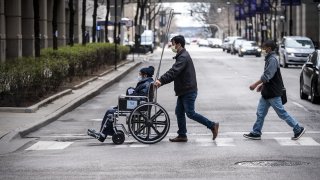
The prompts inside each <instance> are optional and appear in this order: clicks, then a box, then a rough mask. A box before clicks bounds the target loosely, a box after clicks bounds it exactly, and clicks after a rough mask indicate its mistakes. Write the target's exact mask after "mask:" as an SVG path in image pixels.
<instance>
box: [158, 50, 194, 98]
mask: <svg viewBox="0 0 320 180" xmlns="http://www.w3.org/2000/svg"><path fill="white" fill-rule="evenodd" d="M174 58H175V59H176V62H175V63H174V64H173V65H172V67H171V69H169V70H168V71H167V72H166V73H165V74H163V75H162V76H161V77H160V79H159V81H160V82H161V84H162V85H164V84H168V83H170V82H172V81H174V91H175V93H176V96H181V95H184V94H186V93H189V92H192V91H197V90H198V88H197V78H196V71H195V69H194V65H193V62H192V59H191V57H190V55H189V53H188V52H187V51H186V50H185V49H182V50H181V51H180V52H179V53H177V55H176V56H175V57H174Z"/></svg>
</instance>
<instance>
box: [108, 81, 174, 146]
mask: <svg viewBox="0 0 320 180" xmlns="http://www.w3.org/2000/svg"><path fill="white" fill-rule="evenodd" d="M154 89H155V88H154V85H153V83H151V84H150V87H149V90H148V93H147V96H130V95H120V96H119V97H118V107H117V109H116V111H115V112H114V114H113V116H112V118H113V130H114V134H113V135H112V141H113V143H114V144H122V143H123V142H124V141H125V136H126V135H127V136H128V137H129V136H132V137H133V138H134V139H136V140H137V141H139V142H141V143H144V144H154V143H157V142H160V141H161V140H162V139H163V138H164V137H165V136H166V135H167V134H168V131H169V128H170V118H169V115H168V113H167V111H166V110H165V109H164V108H163V107H162V106H160V105H159V104H158V103H156V102H155V101H154V99H155V98H154V94H155V92H154ZM121 117H124V119H125V124H126V126H127V128H128V130H127V129H126V128H125V127H126V126H125V124H124V123H121V122H120V121H121ZM122 119H123V118H122Z"/></svg>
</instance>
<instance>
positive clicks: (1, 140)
mask: <svg viewBox="0 0 320 180" xmlns="http://www.w3.org/2000/svg"><path fill="white" fill-rule="evenodd" d="M146 57H147V56H145V55H141V56H139V57H135V60H134V61H132V60H127V61H126V62H125V63H122V64H120V65H119V66H118V67H117V70H114V69H112V70H109V71H107V72H105V73H102V74H100V75H99V76H97V77H94V78H91V79H89V80H87V81H86V82H83V83H81V84H79V85H77V86H75V87H74V88H72V89H67V90H65V91H63V92H60V93H57V94H56V95H54V96H51V97H49V98H47V99H45V100H43V101H41V102H39V103H38V104H35V105H33V106H30V107H26V108H5V107H2V108H0V152H3V150H1V149H3V148H5V147H6V150H5V151H6V152H7V151H9V150H8V143H10V142H12V141H13V140H14V139H18V140H19V139H20V137H24V136H25V135H27V134H28V133H30V132H33V131H35V130H37V129H39V128H41V127H43V126H45V125H47V124H49V123H50V122H53V121H55V120H56V119H58V118H59V117H60V116H62V115H63V114H65V113H67V112H69V111H71V110H72V109H74V108H76V107H77V106H79V105H81V104H82V103H83V102H85V101H87V100H89V99H90V98H92V97H94V96H96V95H97V94H99V93H100V92H101V91H102V90H104V89H105V88H107V87H108V86H110V85H112V84H113V83H115V82H117V81H119V80H120V79H121V78H122V77H123V76H125V75H126V74H127V73H128V71H131V70H133V69H134V68H135V67H137V66H138V65H139V64H141V63H142V61H143V60H144V59H146ZM20 140H21V139H20ZM20 145H21V144H20ZM22 145H23V144H22ZM9 146H10V145H9ZM17 148H18V145H17ZM10 150H14V149H12V148H10Z"/></svg>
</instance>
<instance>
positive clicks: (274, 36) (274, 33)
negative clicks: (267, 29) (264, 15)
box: [273, 0, 278, 42]
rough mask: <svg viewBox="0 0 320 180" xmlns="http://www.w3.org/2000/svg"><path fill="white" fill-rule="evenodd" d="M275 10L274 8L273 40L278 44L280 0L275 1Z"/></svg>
mask: <svg viewBox="0 0 320 180" xmlns="http://www.w3.org/2000/svg"><path fill="white" fill-rule="evenodd" d="M275 3H276V4H275V8H274V21H273V40H274V42H277V7H278V0H276V1H275Z"/></svg>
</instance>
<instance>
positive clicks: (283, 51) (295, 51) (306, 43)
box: [279, 36, 315, 68]
mask: <svg viewBox="0 0 320 180" xmlns="http://www.w3.org/2000/svg"><path fill="white" fill-rule="evenodd" d="M314 51H315V48H314V45H313V43H312V41H311V39H309V38H307V37H302V36H286V37H284V38H283V39H282V41H281V43H280V47H279V57H280V58H279V61H280V65H281V66H282V67H284V68H287V67H288V65H290V64H292V65H303V64H304V63H305V62H306V61H307V60H308V56H309V55H310V54H311V53H313V52H314Z"/></svg>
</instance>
